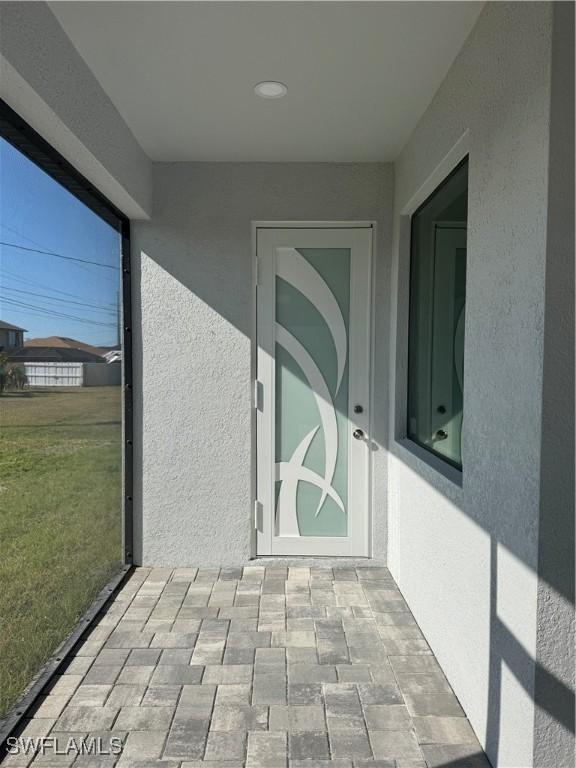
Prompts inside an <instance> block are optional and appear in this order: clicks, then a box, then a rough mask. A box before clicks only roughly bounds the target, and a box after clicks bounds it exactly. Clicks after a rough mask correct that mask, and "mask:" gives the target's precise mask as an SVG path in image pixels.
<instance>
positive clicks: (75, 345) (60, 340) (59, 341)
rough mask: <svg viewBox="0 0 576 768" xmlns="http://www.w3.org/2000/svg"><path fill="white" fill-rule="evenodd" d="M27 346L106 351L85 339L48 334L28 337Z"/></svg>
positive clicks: (100, 353)
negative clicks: (43, 336)
mask: <svg viewBox="0 0 576 768" xmlns="http://www.w3.org/2000/svg"><path fill="white" fill-rule="evenodd" d="M24 346H25V347H34V348H39V347H50V348H51V349H79V350H82V351H84V352H89V353H90V354H91V355H99V356H100V357H101V356H102V355H103V353H104V351H105V350H103V349H102V348H101V347H95V346H94V345H93V344H87V343H86V342H85V341H78V339H71V338H69V337H68V336H46V337H45V338H41V339H27V340H26V341H25V342H24Z"/></svg>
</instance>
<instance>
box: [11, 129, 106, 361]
mask: <svg viewBox="0 0 576 768" xmlns="http://www.w3.org/2000/svg"><path fill="white" fill-rule="evenodd" d="M16 246H18V247H16ZM25 249H28V250H25ZM35 250H36V251H49V252H50V253H51V254H58V255H56V256H55V255H48V254H46V253H35V252H34V251H35ZM62 257H67V258H62ZM70 259H82V260H84V261H90V262H97V264H84V263H80V262H78V261H73V260H70ZM119 266H120V236H119V234H118V232H117V231H116V230H115V229H113V228H112V227H111V226H110V225H109V224H107V223H106V222H105V221H103V220H102V219H101V218H100V217H99V216H97V215H96V214H95V213H93V212H92V211H91V210H90V209H89V208H87V207H86V206H85V205H84V204H83V203H81V202H80V201H79V200H77V199H76V198H75V197H74V196H73V195H72V194H71V193H70V192H68V190H66V189H64V187H62V186H60V184H58V182H56V181H54V180H53V179H52V178H51V177H50V176H48V174H46V173H45V172H44V171H43V170H41V169H40V168H39V167H38V166H37V165H35V164H34V163H33V162H31V161H30V160H28V158H26V157H25V156H24V155H22V154H21V153H20V152H19V151H18V150H17V149H15V148H14V147H13V146H12V145H11V144H9V143H8V142H6V141H5V140H4V139H2V138H0V319H1V320H4V321H6V322H8V323H12V324H14V325H18V326H20V327H22V328H26V329H27V333H25V334H24V338H25V339H32V338H37V337H43V336H68V337H70V338H73V339H78V340H79V341H84V342H87V343H89V344H94V345H95V346H112V345H115V344H116V342H117V335H118V332H117V318H118V297H119V289H120V277H121V273H120V270H119Z"/></svg>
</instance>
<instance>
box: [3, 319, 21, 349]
mask: <svg viewBox="0 0 576 768" xmlns="http://www.w3.org/2000/svg"><path fill="white" fill-rule="evenodd" d="M25 332H26V328H20V326H18V325H12V323H6V322H4V320H0V352H3V353H4V354H8V353H10V352H11V351H12V350H13V349H18V347H21V346H22V345H23V344H24V333H25Z"/></svg>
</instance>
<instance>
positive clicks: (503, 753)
mask: <svg viewBox="0 0 576 768" xmlns="http://www.w3.org/2000/svg"><path fill="white" fill-rule="evenodd" d="M551 22H552V4H548V3H491V4H488V5H487V6H486V7H485V8H484V10H483V12H482V14H481V16H480V18H479V20H478V22H477V24H476V26H475V28H474V30H473V31H472V33H471V35H470V37H469V39H468V40H467V42H466V44H465V45H464V47H463V49H462V50H461V52H460V54H459V55H458V57H457V59H456V60H455V62H454V64H453V66H452V68H451V70H450V72H449V74H448V75H447V77H446V79H445V81H444V83H443V84H442V86H441V88H440V89H439V91H438V93H437V94H436V96H435V97H434V99H433V101H432V103H431V104H430V106H429V108H428V110H427V111H426V113H425V114H424V116H423V117H422V119H421V121H420V122H419V124H418V126H417V129H416V130H415V132H414V133H413V135H412V137H411V139H410V141H409V142H408V144H407V145H406V147H405V148H404V150H403V152H402V153H401V156H400V157H399V159H398V162H397V164H396V191H395V246H394V254H395V262H394V267H393V270H394V272H393V275H394V276H393V282H392V294H393V296H395V297H399V298H397V300H396V301H395V302H394V306H393V309H392V316H393V339H394V343H393V345H392V356H391V366H392V369H393V375H394V378H395V385H396V387H395V397H394V402H393V403H392V408H391V413H392V419H391V445H390V451H391V453H390V460H389V482H390V494H391V496H390V512H389V515H390V517H389V563H390V568H391V570H392V572H393V574H394V576H395V577H396V579H397V581H398V583H399V586H400V588H401V590H402V591H403V593H404V595H405V597H406V599H407V600H408V603H409V605H410V607H411V609H412V610H413V612H414V614H415V616H416V619H417V620H418V621H419V623H420V625H421V627H422V630H423V631H424V634H425V635H426V637H427V639H428V641H429V643H430V645H431V647H432V649H433V650H434V652H435V653H436V654H437V656H438V659H439V661H440V663H441V664H442V665H443V667H444V669H445V671H446V673H447V676H448V678H449V680H450V682H451V683H452V685H453V687H454V689H455V692H456V694H457V695H458V696H459V698H460V700H461V703H462V705H463V706H464V709H465V710H466V713H467V715H468V716H469V718H470V721H471V723H472V725H473V727H474V728H475V730H476V733H477V735H478V737H479V739H480V741H481V742H482V744H483V745H484V746H485V748H486V750H487V753H488V756H489V757H490V759H491V760H492V761H493V763H494V765H498V766H521V767H522V768H526V767H527V766H530V765H532V763H533V730H534V705H533V700H532V697H533V692H534V671H535V664H534V659H535V658H536V637H537V608H536V606H537V587H538V576H537V569H538V522H539V490H540V487H539V482H540V460H541V456H540V437H541V395H542V369H543V322H544V296H545V265H546V234H547V229H546V214H547V189H548V142H549V105H550V54H551ZM466 132H467V133H466ZM462 137H464V138H462ZM459 141H461V142H465V143H466V144H467V146H468V150H469V222H468V226H469V229H468V258H467V305H466V331H465V333H466V341H465V347H466V349H465V379H464V426H463V436H462V440H463V448H462V453H463V465H464V468H463V473H462V476H461V477H460V478H459V477H458V476H457V474H456V473H454V472H443V471H439V469H438V467H437V466H435V465H434V464H433V463H431V462H428V461H426V460H425V459H424V458H423V455H422V454H421V453H419V452H415V451H413V450H411V448H410V447H409V444H408V443H407V442H406V441H403V440H402V438H403V436H404V435H405V387H406V353H405V349H406V335H405V333H406V322H407V317H406V298H407V275H408V253H407V249H406V235H407V232H406V226H405V221H404V220H403V219H402V218H401V215H400V214H401V213H402V212H405V211H406V206H408V205H409V202H410V200H411V199H414V197H415V196H417V194H418V190H419V189H420V188H421V187H422V185H425V182H426V180H427V179H428V177H429V176H430V175H431V174H433V173H434V170H435V169H436V168H437V167H438V166H440V165H442V163H443V161H444V159H445V158H446V157H447V156H449V155H450V152H451V150H452V149H453V147H454V146H455V145H457V144H458V142H459Z"/></svg>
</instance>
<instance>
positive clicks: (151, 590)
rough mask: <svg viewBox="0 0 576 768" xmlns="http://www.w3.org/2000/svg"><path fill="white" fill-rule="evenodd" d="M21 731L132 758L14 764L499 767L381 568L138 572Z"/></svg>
mask: <svg viewBox="0 0 576 768" xmlns="http://www.w3.org/2000/svg"><path fill="white" fill-rule="evenodd" d="M23 735H24V736H45V735H50V736H52V737H54V738H55V739H56V740H57V742H58V746H59V747H60V749H59V751H61V752H63V753H64V752H66V751H67V747H68V745H69V744H70V742H69V739H71V738H74V739H75V742H74V743H75V744H80V743H81V742H80V739H81V738H82V737H86V738H89V737H91V736H94V737H95V738H96V739H98V738H100V739H101V741H100V742H99V743H100V745H101V746H103V747H104V749H101V750H100V751H101V752H106V751H113V750H112V749H108V750H106V746H107V745H109V746H110V747H112V746H114V747H115V749H116V748H117V746H118V744H119V743H120V742H121V744H122V751H121V754H120V755H114V754H110V755H106V754H100V755H98V756H91V755H77V754H76V753H75V752H74V750H72V751H71V752H70V753H69V754H60V755H57V754H55V753H54V751H53V750H46V751H45V754H44V755H42V754H38V755H36V756H35V757H34V758H32V757H30V756H28V757H24V756H22V755H19V756H10V757H8V758H7V760H6V766H9V765H14V766H21V765H27V764H29V763H30V762H31V761H32V760H33V764H34V765H39V766H42V765H44V766H51V765H54V766H71V765H73V766H74V768H83V766H86V767H88V766H92V767H93V768H96V767H99V766H103V767H106V768H108V767H111V766H114V765H115V766H117V768H128V767H129V766H136V768H153V767H156V768H179V766H181V767H182V768H200V767H201V766H207V767H208V768H280V767H282V768H286V767H289V768H370V767H372V768H425V767H428V768H437V767H438V766H447V767H448V766H449V768H464V767H465V768H485V767H486V768H487V767H488V766H489V763H488V762H487V760H486V758H485V756H484V755H483V753H482V750H481V748H480V745H479V744H478V741H477V740H476V737H475V735H474V732H473V731H472V728H471V727H470V724H469V723H468V720H467V719H466V717H465V716H464V713H463V711H462V709H461V708H460V705H459V703H458V700H457V699H456V697H455V696H454V694H453V693H452V690H451V688H450V686H449V684H448V682H447V681H446V679H445V677H444V675H443V673H442V670H441V669H440V667H439V665H438V663H437V662H436V660H435V658H434V656H433V655H432V653H431V651H430V648H429V647H428V645H427V643H426V640H425V639H424V637H423V636H422V634H421V632H420V630H419V628H418V626H417V624H416V622H415V621H414V619H413V617H412V615H411V613H410V611H409V610H408V606H407V605H406V603H405V601H404V599H403V597H402V595H401V593H400V592H399V590H398V588H397V586H396V584H395V582H394V580H393V579H392V577H391V576H390V573H389V572H388V570H387V569H385V568H377V567H369V566H366V567H352V566H348V567H334V568H328V567H306V566H305V565H302V566H298V567H284V566H282V565H271V566H262V565H248V566H246V567H243V568H242V567H239V568H221V569H212V568H199V569H196V568H187V569H175V570H170V569H164V568H162V569H146V568H139V569H137V570H136V571H135V572H134V573H133V574H132V576H131V577H130V578H129V580H128V581H127V582H126V583H125V585H124V586H123V587H122V589H121V590H120V592H119V593H118V594H117V596H116V597H115V599H114V601H113V602H112V603H111V604H110V605H109V607H108V609H107V610H106V612H105V613H103V615H102V616H101V617H100V618H99V621H98V623H97V625H96V626H95V628H94V629H93V630H92V631H91V632H90V634H89V636H88V637H87V638H86V640H85V641H84V642H83V643H82V645H81V646H80V647H79V648H78V650H77V652H76V654H75V657H74V658H73V659H72V661H71V663H70V665H69V666H68V667H67V669H66V670H65V673H64V674H63V675H61V676H59V677H58V678H57V679H56V682H55V683H54V685H53V687H52V689H51V690H50V691H49V693H48V695H46V696H45V697H44V698H43V700H42V701H41V702H40V704H39V707H38V709H37V711H36V712H35V713H34V716H33V719H31V720H29V721H27V724H26V727H25V730H24V732H23ZM111 737H117V739H118V740H119V741H118V742H117V743H116V744H115V745H114V743H111V744H110V739H111ZM95 743H98V742H95Z"/></svg>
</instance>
